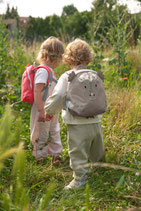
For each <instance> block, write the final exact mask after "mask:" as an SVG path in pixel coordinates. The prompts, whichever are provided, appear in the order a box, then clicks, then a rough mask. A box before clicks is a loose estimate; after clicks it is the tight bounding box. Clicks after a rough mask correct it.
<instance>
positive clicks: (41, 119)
mask: <svg viewBox="0 0 141 211" xmlns="http://www.w3.org/2000/svg"><path fill="white" fill-rule="evenodd" d="M45 121H46V115H45V112H44V111H39V116H38V122H45Z"/></svg>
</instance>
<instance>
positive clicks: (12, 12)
mask: <svg viewBox="0 0 141 211" xmlns="http://www.w3.org/2000/svg"><path fill="white" fill-rule="evenodd" d="M18 17H19V15H18V11H17V8H16V9H15V8H14V7H12V8H11V9H10V7H9V4H7V9H6V13H5V15H4V18H5V19H15V18H18Z"/></svg>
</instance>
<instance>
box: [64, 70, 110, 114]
mask: <svg viewBox="0 0 141 211" xmlns="http://www.w3.org/2000/svg"><path fill="white" fill-rule="evenodd" d="M103 79H104V76H103V74H102V72H101V71H98V72H95V71H93V70H88V69H85V70H84V69H83V70H76V71H70V72H69V73H68V89H67V108H68V109H69V111H70V113H71V114H72V115H73V116H81V117H94V116H95V115H98V114H102V113H104V112H105V111H106V107H107V100H106V94H105V89H104V85H103Z"/></svg>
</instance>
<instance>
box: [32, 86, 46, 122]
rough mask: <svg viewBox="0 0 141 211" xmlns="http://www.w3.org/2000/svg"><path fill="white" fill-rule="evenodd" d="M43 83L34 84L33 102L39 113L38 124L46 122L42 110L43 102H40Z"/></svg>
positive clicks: (43, 110)
mask: <svg viewBox="0 0 141 211" xmlns="http://www.w3.org/2000/svg"><path fill="white" fill-rule="evenodd" d="M44 85H45V84H44V83H38V84H35V88H34V101H35V103H36V105H37V109H38V112H39V116H38V121H39V122H45V120H46V113H45V109H44V102H43V100H42V97H43V96H42V89H43V87H44Z"/></svg>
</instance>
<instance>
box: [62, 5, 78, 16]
mask: <svg viewBox="0 0 141 211" xmlns="http://www.w3.org/2000/svg"><path fill="white" fill-rule="evenodd" d="M75 12H78V10H77V8H76V7H75V6H74V5H73V4H71V5H68V6H65V7H63V12H62V16H69V15H73V14H74V13H75Z"/></svg>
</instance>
